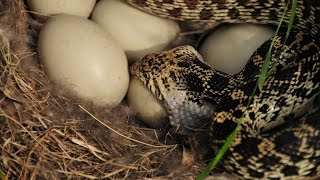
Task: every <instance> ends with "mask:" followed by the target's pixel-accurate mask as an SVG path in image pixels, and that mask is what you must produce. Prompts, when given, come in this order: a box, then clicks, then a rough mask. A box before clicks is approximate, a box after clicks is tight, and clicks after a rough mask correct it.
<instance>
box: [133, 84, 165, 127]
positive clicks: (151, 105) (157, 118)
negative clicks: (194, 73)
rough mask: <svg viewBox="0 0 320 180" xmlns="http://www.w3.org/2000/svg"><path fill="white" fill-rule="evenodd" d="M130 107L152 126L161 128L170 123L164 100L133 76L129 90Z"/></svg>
mask: <svg viewBox="0 0 320 180" xmlns="http://www.w3.org/2000/svg"><path fill="white" fill-rule="evenodd" d="M127 96H128V102H129V107H130V109H131V110H132V111H133V112H134V113H135V114H136V115H138V116H139V117H140V118H141V120H142V121H143V122H144V123H145V124H147V125H148V126H150V127H153V128H161V127H163V126H164V125H166V124H169V120H168V115H167V112H166V110H165V108H164V105H163V103H162V101H160V100H159V99H157V98H156V97H155V96H154V95H153V94H152V93H151V92H150V91H149V89H147V88H146V87H145V86H144V85H143V84H142V83H141V82H140V81H139V80H138V79H137V78H131V80H130V85H129V90H128V95H127Z"/></svg>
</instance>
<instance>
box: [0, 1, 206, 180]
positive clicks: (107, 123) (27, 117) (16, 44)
mask: <svg viewBox="0 0 320 180" xmlns="http://www.w3.org/2000/svg"><path fill="white" fill-rule="evenodd" d="M0 11H1V14H0V51H1V56H0V68H1V77H0V90H1V91H0V96H1V98H0V123H1V128H0V133H1V139H0V147H1V161H0V167H1V168H0V177H1V179H6V178H7V179H40V178H41V179H66V178H68V179H83V178H90V179H104V178H113V179H118V178H121V179H122V178H134V179H136V178H140V179H141V178H150V177H158V178H161V177H162V178H164V179H167V178H170V177H175V178H184V179H185V178H191V179H193V178H194V177H195V176H196V175H197V174H198V173H199V172H200V171H201V169H202V168H203V163H196V162H195V161H194V158H193V156H192V153H190V152H188V151H187V150H186V149H185V148H183V145H179V143H177V142H178V141H177V140H176V139H175V138H173V137H172V136H170V133H168V132H167V131H165V130H154V129H148V128H146V127H145V126H143V125H141V124H139V122H138V121H137V120H136V119H135V118H134V117H133V116H131V114H130V111H129V108H128V106H127V105H126V102H125V100H124V102H123V103H122V104H121V105H119V106H118V107H116V108H105V107H104V108H102V107H96V106H94V105H93V104H92V103H90V102H83V101H82V100H79V99H77V98H76V97H73V96H72V95H71V94H68V93H67V92H62V91H61V90H59V89H60V88H57V87H55V86H54V85H53V84H52V83H50V81H49V80H48V79H47V77H46V75H45V73H44V71H43V67H42V66H41V63H40V62H39V60H38V58H37V53H36V43H35V42H36V41H37V34H38V32H39V29H40V27H41V25H42V24H41V23H40V22H38V21H36V20H34V19H33V18H32V17H31V16H30V14H29V13H28V11H27V10H26V7H25V4H24V1H23V0H10V1H1V2H0ZM190 154H191V155H190ZM186 169H187V170H186Z"/></svg>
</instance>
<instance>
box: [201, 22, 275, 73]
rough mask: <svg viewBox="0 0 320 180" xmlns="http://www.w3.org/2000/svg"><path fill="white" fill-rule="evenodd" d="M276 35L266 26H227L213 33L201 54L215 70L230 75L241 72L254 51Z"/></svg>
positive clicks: (203, 46)
mask: <svg viewBox="0 0 320 180" xmlns="http://www.w3.org/2000/svg"><path fill="white" fill-rule="evenodd" d="M273 35H274V29H273V28H271V27H269V26H264V25H254V24H238V25H226V26H223V27H220V28H218V29H217V30H215V31H213V32H212V33H211V34H210V35H209V36H208V37H207V38H206V39H205V40H204V42H203V43H202V44H201V46H200V48H199V52H200V54H201V55H202V57H203V59H204V60H205V61H206V62H208V64H210V65H211V66H213V67H214V68H215V69H217V70H220V71H222V72H225V73H229V74H236V73H238V72H240V71H241V70H242V69H243V68H244V66H245V64H246V63H247V61H248V60H249V58H250V57H251V56H252V54H253V53H254V51H255V50H256V49H258V48H259V47H260V46H261V45H262V44H263V43H264V42H265V41H266V40H268V39H270V38H271V37H272V36H273Z"/></svg>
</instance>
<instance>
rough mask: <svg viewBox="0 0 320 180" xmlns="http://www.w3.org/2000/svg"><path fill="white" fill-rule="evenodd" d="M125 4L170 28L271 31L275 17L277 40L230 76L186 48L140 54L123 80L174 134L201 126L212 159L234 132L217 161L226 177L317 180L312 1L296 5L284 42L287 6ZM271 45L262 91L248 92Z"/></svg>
mask: <svg viewBox="0 0 320 180" xmlns="http://www.w3.org/2000/svg"><path fill="white" fill-rule="evenodd" d="M127 2H128V3H129V4H131V5H132V6H133V7H135V8H138V9H140V10H142V11H144V12H146V13H150V14H153V15H156V16H159V17H164V18H169V19H173V20H177V21H188V22H200V23H215V22H217V23H232V24H239V23H251V24H266V25H271V26H277V25H278V23H279V21H280V19H281V18H282V17H283V26H282V27H281V28H280V30H279V33H278V34H277V35H276V36H274V37H272V38H270V39H269V40H267V41H265V42H264V43H263V44H262V45H261V46H260V47H259V48H258V49H257V50H256V51H255V52H254V53H253V54H252V56H251V57H250V58H249V60H248V62H247V64H246V65H245V67H244V68H243V70H241V71H240V72H239V73H237V74H233V75H230V74H226V73H223V72H220V71H218V70H216V69H215V68H214V67H210V66H209V65H208V64H207V63H206V62H205V61H204V60H203V58H202V56H201V55H200V54H199V53H198V51H197V50H196V49H195V48H194V47H192V46H190V45H184V46H179V47H176V48H173V49H170V50H166V51H163V52H160V53H150V54H147V55H145V56H144V57H143V58H141V59H140V60H139V61H137V62H135V63H134V64H133V65H132V66H131V67H130V74H131V75H132V76H133V77H134V78H137V79H138V80H139V81H140V82H141V83H142V84H143V85H144V86H146V87H147V88H148V89H149V90H150V91H151V92H152V94H153V95H154V96H155V97H156V98H158V99H160V100H162V102H163V103H164V106H165V108H166V110H167V112H168V115H169V119H170V124H171V125H173V126H174V127H185V128H191V129H192V128H199V127H202V126H206V124H209V125H208V126H209V129H210V133H208V136H209V135H210V137H211V141H210V142H211V148H212V152H213V153H214V154H216V153H217V152H218V151H219V150H220V148H221V147H222V146H223V144H224V143H225V141H226V139H227V138H228V136H229V135H230V134H231V133H232V132H233V131H234V130H235V129H236V128H237V130H238V131H237V134H236V135H235V138H234V140H233V142H232V144H231V146H230V147H229V149H228V150H227V152H226V153H225V155H224V157H223V158H222V160H221V164H222V166H223V168H224V169H225V170H226V171H227V172H230V173H232V174H235V175H236V176H239V177H241V178H244V179H319V178H320V123H319V122H318V120H319V118H320V117H319V115H317V114H316V113H315V112H316V111H318V107H319V105H318V104H317V103H316V102H318V99H319V98H318V97H319V94H320V58H319V56H320V35H319V34H320V1H319V0H298V1H297V5H296V7H295V9H296V16H295V19H294V22H293V27H292V29H291V32H290V34H289V36H288V37H287V38H286V36H287V34H286V31H287V25H288V24H289V22H290V11H291V9H292V8H293V7H294V6H293V4H292V2H291V1H289V0H274V1H272V0H127ZM286 8H288V11H286V12H285V13H284V11H285V9H286ZM146 26H147V25H146ZM272 42H273V47H272V53H271V56H270V57H271V58H270V62H269V65H268V66H267V70H268V74H267V76H266V78H265V82H264V86H263V88H262V89H260V88H257V89H256V91H255V88H256V84H257V81H258V80H259V75H260V72H261V69H262V67H263V63H264V57H265V55H266V54H267V52H268V50H269V48H270V45H271V43H272ZM254 92H255V93H254ZM249 102H250V103H249ZM318 114H319V113H318Z"/></svg>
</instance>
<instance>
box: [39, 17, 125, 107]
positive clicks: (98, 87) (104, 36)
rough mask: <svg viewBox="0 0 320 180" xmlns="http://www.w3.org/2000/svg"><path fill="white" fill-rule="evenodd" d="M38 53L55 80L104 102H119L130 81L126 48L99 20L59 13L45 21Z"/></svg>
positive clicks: (86, 96) (79, 92)
mask: <svg viewBox="0 0 320 180" xmlns="http://www.w3.org/2000/svg"><path fill="white" fill-rule="evenodd" d="M38 53H39V57H40V59H41V60H42V62H43V64H44V67H45V70H46V73H47V74H48V76H49V78H51V79H52V81H53V82H55V83H57V84H60V85H62V86H63V87H64V88H65V89H66V90H68V91H71V92H73V93H75V95H78V96H79V97H81V98H83V99H86V100H92V101H93V103H94V104H97V105H101V106H116V105H117V104H119V103H120V102H121V100H122V99H123V97H124V96H125V94H126V91H127V88H128V84H129V73H128V63H127V59H126V56H125V53H124V51H123V50H122V49H121V48H120V46H119V45H118V44H117V43H116V42H115V41H114V40H113V39H112V37H111V36H110V35H109V34H108V33H106V32H105V31H104V30H103V29H102V28H101V27H100V26H99V25H97V24H96V23H94V22H92V21H90V20H88V19H84V18H81V17H79V16H73V15H58V16H56V17H54V18H52V19H50V20H49V21H47V23H45V24H44V26H43V27H42V29H41V32H40V35H39V40H38Z"/></svg>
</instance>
